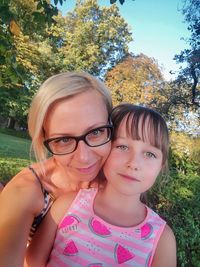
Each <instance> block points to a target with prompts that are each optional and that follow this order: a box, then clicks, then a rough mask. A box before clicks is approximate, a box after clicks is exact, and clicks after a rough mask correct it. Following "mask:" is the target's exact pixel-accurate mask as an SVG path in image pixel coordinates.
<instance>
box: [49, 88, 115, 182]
mask: <svg viewBox="0 0 200 267" xmlns="http://www.w3.org/2000/svg"><path fill="white" fill-rule="evenodd" d="M107 124H108V112H107V109H106V105H105V103H104V102H103V99H102V97H101V96H100V94H99V93H98V92H95V91H87V92H83V93H81V94H78V95H75V96H73V97H71V98H69V99H65V100H62V101H59V102H57V103H56V104H55V105H53V106H52V108H51V109H50V110H49V112H48V115H47V118H46V123H45V126H44V128H45V135H46V136H45V139H49V138H55V137H61V136H64V135H67V136H80V135H83V134H85V133H87V132H88V131H90V130H92V129H94V128H97V127H99V126H103V125H107ZM110 149H111V142H108V143H106V144H104V145H101V146H98V147H89V146H88V145H87V144H86V143H85V142H84V141H82V140H81V141H79V143H78V146H77V148H76V150H75V151H74V152H72V153H70V154H66V155H54V158H55V160H56V162H57V163H58V164H61V165H62V166H63V167H64V168H65V170H66V173H67V177H68V178H69V179H70V181H72V182H79V181H80V182H82V181H85V182H86V181H91V180H93V179H94V178H95V177H96V176H97V174H98V172H99V170H100V169H101V167H102V165H103V163H104V162H105V160H106V159H107V157H108V154H109V152H110Z"/></svg>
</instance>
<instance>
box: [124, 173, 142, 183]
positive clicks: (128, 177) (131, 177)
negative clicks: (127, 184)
mask: <svg viewBox="0 0 200 267" xmlns="http://www.w3.org/2000/svg"><path fill="white" fill-rule="evenodd" d="M119 175H120V176H121V177H122V178H124V179H127V180H130V181H136V182H140V180H138V179H137V178H136V177H134V176H130V175H126V174H121V173H119Z"/></svg>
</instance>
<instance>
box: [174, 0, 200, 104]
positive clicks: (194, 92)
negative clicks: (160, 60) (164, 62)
mask: <svg viewBox="0 0 200 267" xmlns="http://www.w3.org/2000/svg"><path fill="white" fill-rule="evenodd" d="M183 3H184V5H183V7H182V13H183V15H184V17H185V22H186V23H187V24H188V30H189V31H190V32H191V36H190V38H189V45H190V48H189V49H184V50H183V51H181V53H180V54H179V55H175V59H176V60H177V62H180V63H183V62H184V63H186V64H185V65H186V67H184V68H183V69H181V71H180V73H179V77H178V79H177V83H182V81H183V82H184V81H185V80H186V81H187V82H188V84H190V92H191V103H192V105H196V106H198V107H199V106H200V90H199V89H200V88H199V78H200V30H199V29H200V16H199V10H200V2H199V0H185V1H183ZM187 42H188V40H187Z"/></svg>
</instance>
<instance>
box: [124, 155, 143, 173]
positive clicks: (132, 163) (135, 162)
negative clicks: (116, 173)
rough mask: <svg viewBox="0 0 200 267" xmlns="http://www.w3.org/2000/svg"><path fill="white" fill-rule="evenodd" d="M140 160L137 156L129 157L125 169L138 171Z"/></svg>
mask: <svg viewBox="0 0 200 267" xmlns="http://www.w3.org/2000/svg"><path fill="white" fill-rule="evenodd" d="M140 164H141V159H140V158H139V157H138V156H137V155H135V154H134V155H131V156H130V157H129V159H128V161H127V167H128V168H130V169H132V170H139V169H140Z"/></svg>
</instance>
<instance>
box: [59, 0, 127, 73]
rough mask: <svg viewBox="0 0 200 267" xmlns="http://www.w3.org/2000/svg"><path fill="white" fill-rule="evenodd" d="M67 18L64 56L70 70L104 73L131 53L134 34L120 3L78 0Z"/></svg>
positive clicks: (62, 49)
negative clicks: (119, 6) (124, 16)
mask: <svg viewBox="0 0 200 267" xmlns="http://www.w3.org/2000/svg"><path fill="white" fill-rule="evenodd" d="M65 20H66V24H65V28H63V31H64V33H65V34H63V36H65V37H64V39H63V45H62V47H61V48H60V53H61V54H60V58H63V61H64V64H65V66H66V68H67V69H69V70H74V69H76V70H86V71H88V72H90V73H92V74H94V75H97V76H103V75H104V74H105V72H106V70H107V69H108V68H109V67H113V66H114V65H116V63H117V62H119V61H120V60H121V59H122V58H123V57H124V56H125V55H126V54H127V52H128V43H129V42H130V41H131V40H132V37H131V35H132V33H131V32H130V30H129V27H128V25H127V23H126V22H125V20H124V19H123V18H122V17H121V16H120V13H119V9H118V8H117V6H116V5H111V6H110V7H100V6H99V5H98V4H97V1H96V0H95V1H94V0H86V1H83V0H78V1H77V2H76V6H75V9H74V10H73V12H69V13H68V14H67V15H66V18H65Z"/></svg>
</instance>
